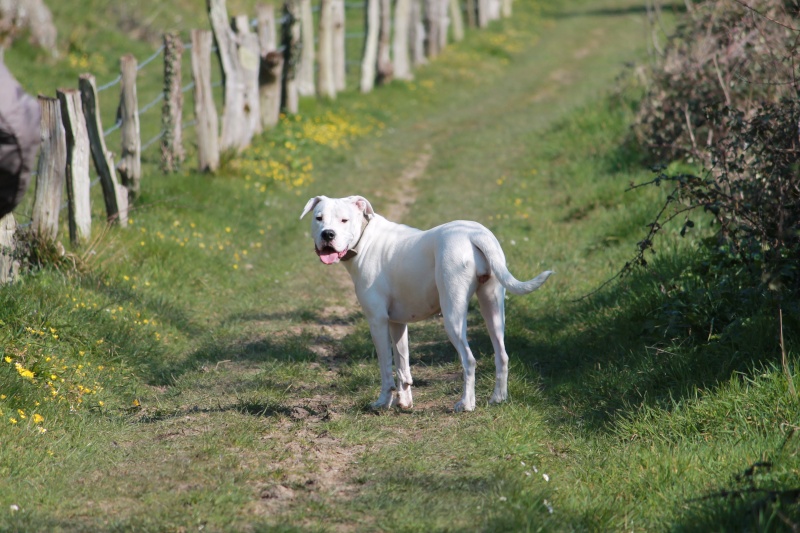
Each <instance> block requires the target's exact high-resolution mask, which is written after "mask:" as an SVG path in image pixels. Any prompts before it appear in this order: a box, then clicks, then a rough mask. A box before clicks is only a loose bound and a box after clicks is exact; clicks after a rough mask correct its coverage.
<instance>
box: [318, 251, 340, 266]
mask: <svg viewBox="0 0 800 533" xmlns="http://www.w3.org/2000/svg"><path fill="white" fill-rule="evenodd" d="M337 259H339V254H337V253H336V252H332V253H327V254H326V253H321V254H319V260H320V261H322V262H323V263H325V264H326V265H332V264H333V263H335V262H336V260H337Z"/></svg>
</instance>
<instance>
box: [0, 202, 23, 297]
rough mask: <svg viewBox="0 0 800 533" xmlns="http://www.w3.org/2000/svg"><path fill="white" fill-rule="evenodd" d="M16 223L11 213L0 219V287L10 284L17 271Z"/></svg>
mask: <svg viewBox="0 0 800 533" xmlns="http://www.w3.org/2000/svg"><path fill="white" fill-rule="evenodd" d="M16 231H17V223H16V221H15V220H14V215H13V214H12V213H9V214H7V215H6V216H4V217H2V218H0V285H4V284H6V283H12V282H13V281H14V280H15V279H16V277H17V272H18V271H19V261H18V260H17V258H16V257H15V256H16V251H17V240H16V237H15V234H16Z"/></svg>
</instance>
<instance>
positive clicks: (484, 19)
mask: <svg viewBox="0 0 800 533" xmlns="http://www.w3.org/2000/svg"><path fill="white" fill-rule="evenodd" d="M477 2H478V27H479V28H485V27H486V26H487V25H488V24H489V0H477Z"/></svg>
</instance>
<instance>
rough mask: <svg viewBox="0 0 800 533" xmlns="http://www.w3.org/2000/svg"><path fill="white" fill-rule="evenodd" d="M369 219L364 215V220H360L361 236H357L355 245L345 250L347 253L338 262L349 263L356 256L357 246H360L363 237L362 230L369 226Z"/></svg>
mask: <svg viewBox="0 0 800 533" xmlns="http://www.w3.org/2000/svg"><path fill="white" fill-rule="evenodd" d="M369 220H370V218H369V217H368V216H367V215H366V214H364V218H363V219H362V220H361V235H359V236H358V240H357V241H356V243H355V244H354V245H353V246H352V247H351V248H350V249H349V250H347V253H346V254H344V256H343V257H342V258H341V259H340V261H350V260H351V259H352V258H354V257H355V256H357V255H358V252H359V249H358V245H359V244H361V238H362V237H363V236H364V230H366V229H367V225H368V224H369Z"/></svg>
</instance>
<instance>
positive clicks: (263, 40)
mask: <svg viewBox="0 0 800 533" xmlns="http://www.w3.org/2000/svg"><path fill="white" fill-rule="evenodd" d="M256 18H257V21H258V43H259V48H260V52H261V65H260V68H259V75H258V98H259V109H260V110H261V128H262V129H269V128H272V127H274V126H275V125H276V124H277V123H278V120H280V115H281V86H282V80H281V75H282V73H283V54H282V53H280V52H278V50H277V48H278V38H277V33H276V29H275V8H274V7H273V6H272V5H265V4H258V5H256Z"/></svg>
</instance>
